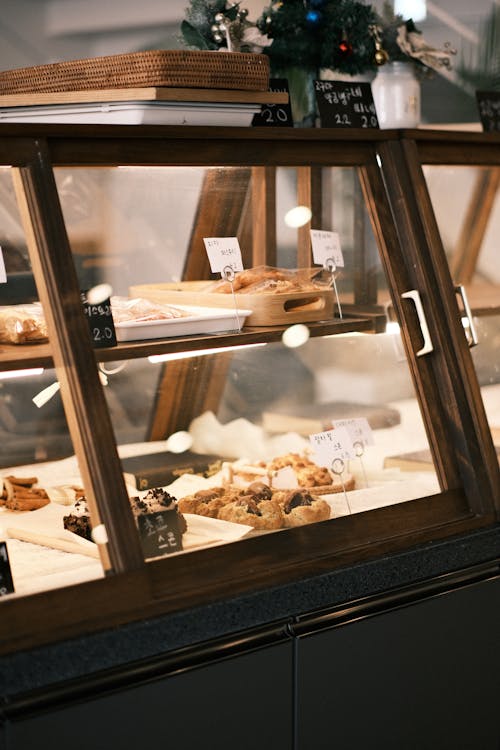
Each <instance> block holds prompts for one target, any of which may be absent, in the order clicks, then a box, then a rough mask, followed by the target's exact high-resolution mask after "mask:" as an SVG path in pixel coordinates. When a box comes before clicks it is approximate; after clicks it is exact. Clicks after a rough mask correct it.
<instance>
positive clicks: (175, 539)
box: [138, 510, 182, 558]
mask: <svg viewBox="0 0 500 750" xmlns="http://www.w3.org/2000/svg"><path fill="white" fill-rule="evenodd" d="M138 524H139V536H140V538H141V546H142V552H143V554H144V557H145V558H149V557H163V555H171V554H172V552H181V551H182V532H181V530H180V526H179V514H178V512H177V511H176V510H161V511H159V512H157V513H145V514H144V515H142V516H139V517H138Z"/></svg>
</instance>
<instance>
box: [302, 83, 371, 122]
mask: <svg viewBox="0 0 500 750" xmlns="http://www.w3.org/2000/svg"><path fill="white" fill-rule="evenodd" d="M314 91H315V94H316V102H317V104H318V111H319V116H320V119H321V127H322V128H378V127H379V124H378V119H377V111H376V109H375V103H374V101H373V96H372V89H371V86H370V84H369V83H366V82H364V81H362V82H361V81H360V82H358V81H356V82H355V83H345V81H314Z"/></svg>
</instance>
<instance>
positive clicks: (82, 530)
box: [63, 496, 92, 542]
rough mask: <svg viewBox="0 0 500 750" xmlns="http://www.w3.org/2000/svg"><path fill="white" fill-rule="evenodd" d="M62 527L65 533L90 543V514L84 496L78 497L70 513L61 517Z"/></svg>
mask: <svg viewBox="0 0 500 750" xmlns="http://www.w3.org/2000/svg"><path fill="white" fill-rule="evenodd" d="M63 526H64V528H65V529H66V530H67V531H72V532H73V534H78V536H81V537H83V538H84V539H88V540H89V542H91V541H92V526H91V524H90V514H89V509H88V507H87V502H86V500H85V497H84V496H80V497H79V499H78V500H77V501H76V502H75V504H74V510H73V512H72V513H68V515H66V516H63Z"/></svg>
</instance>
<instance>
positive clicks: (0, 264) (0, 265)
mask: <svg viewBox="0 0 500 750" xmlns="http://www.w3.org/2000/svg"><path fill="white" fill-rule="evenodd" d="M6 282H7V273H6V271H5V263H4V260H3V252H2V248H1V247H0V284H5V283H6Z"/></svg>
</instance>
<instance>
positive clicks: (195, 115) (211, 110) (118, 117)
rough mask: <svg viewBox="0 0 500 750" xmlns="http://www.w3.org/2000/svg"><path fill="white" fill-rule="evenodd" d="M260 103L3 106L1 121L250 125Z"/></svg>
mask: <svg viewBox="0 0 500 750" xmlns="http://www.w3.org/2000/svg"><path fill="white" fill-rule="evenodd" d="M260 109H261V105H260V104H239V103H232V102H230V103H225V102H223V103H217V104H214V103H212V102H163V101H161V102H158V101H155V102H92V103H90V104H85V103H83V104H53V105H34V106H31V107H2V108H0V122H55V123H64V122H70V123H85V124H94V125H95V124H99V125H103V124H104V125H105V124H111V125H114V124H116V125H228V126H241V127H247V126H250V125H251V123H252V119H253V116H254V114H256V113H257V112H260Z"/></svg>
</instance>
